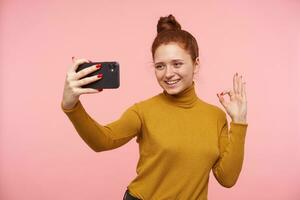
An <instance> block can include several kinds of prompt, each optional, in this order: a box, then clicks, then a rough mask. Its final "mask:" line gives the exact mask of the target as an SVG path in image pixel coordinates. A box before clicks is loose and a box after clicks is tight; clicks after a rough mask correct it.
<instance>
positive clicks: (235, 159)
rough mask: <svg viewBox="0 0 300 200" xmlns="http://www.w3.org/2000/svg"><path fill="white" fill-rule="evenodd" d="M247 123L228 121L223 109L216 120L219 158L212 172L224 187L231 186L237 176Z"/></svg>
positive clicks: (240, 167)
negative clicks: (219, 117)
mask: <svg viewBox="0 0 300 200" xmlns="http://www.w3.org/2000/svg"><path fill="white" fill-rule="evenodd" d="M247 127H248V124H240V123H234V122H231V123H230V130H229V132H228V122H227V119H226V114H225V112H224V111H223V112H222V116H221V119H219V120H218V131H219V152H220V156H219V159H218V160H217V161H216V163H215V165H214V166H213V169H212V171H213V174H214V176H215V178H216V179H217V181H218V182H219V183H220V184H221V185H222V186H224V187H227V188H229V187H232V186H233V185H234V184H235V183H236V182H237V179H238V177H239V174H240V172H241V169H242V165H243V160H244V144H245V136H246V131H247Z"/></svg>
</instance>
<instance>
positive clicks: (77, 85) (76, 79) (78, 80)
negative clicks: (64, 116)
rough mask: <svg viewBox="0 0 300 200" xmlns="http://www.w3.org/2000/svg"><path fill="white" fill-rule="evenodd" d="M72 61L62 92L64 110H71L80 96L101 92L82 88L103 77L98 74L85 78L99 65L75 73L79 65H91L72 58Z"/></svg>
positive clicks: (85, 60) (83, 60)
mask: <svg viewBox="0 0 300 200" xmlns="http://www.w3.org/2000/svg"><path fill="white" fill-rule="evenodd" d="M72 61H73V64H72V66H71V67H70V68H69V69H68V72H67V75H66V79H65V86H64V91H63V99H62V107H63V108H65V109H72V108H73V107H74V106H75V105H76V103H77V102H78V100H79V97H80V95H82V94H92V93H99V92H101V91H102V89H93V88H82V86H84V85H87V84H89V83H92V82H95V81H97V80H99V79H102V77H103V75H102V76H101V75H99V74H97V75H93V76H89V77H86V76H87V75H88V74H90V73H92V72H95V71H97V70H98V69H99V67H100V65H97V64H94V65H91V66H89V67H87V68H85V69H82V70H80V71H78V72H76V70H77V68H78V67H79V65H81V64H84V63H91V61H89V60H87V59H76V58H74V57H73V58H72ZM84 77H85V78H84Z"/></svg>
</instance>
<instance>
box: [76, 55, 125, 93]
mask: <svg viewBox="0 0 300 200" xmlns="http://www.w3.org/2000/svg"><path fill="white" fill-rule="evenodd" d="M96 64H101V68H100V69H98V70H96V71H94V72H92V73H90V74H88V75H86V76H85V77H90V76H94V75H97V74H99V73H102V74H103V76H102V78H101V79H99V80H97V81H94V82H92V83H89V84H86V85H83V86H82V88H93V89H114V88H119V87H120V65H119V63H118V62H116V61H108V62H91V63H83V64H81V65H79V66H78V68H77V69H76V72H78V71H80V70H82V69H84V68H87V67H90V66H92V65H96ZM85 77H82V78H81V79H83V78H85Z"/></svg>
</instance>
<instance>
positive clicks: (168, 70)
mask: <svg viewBox="0 0 300 200" xmlns="http://www.w3.org/2000/svg"><path fill="white" fill-rule="evenodd" d="M172 76H174V71H173V69H172V67H171V66H167V67H166V73H165V77H166V78H168V79H169V78H170V77H172Z"/></svg>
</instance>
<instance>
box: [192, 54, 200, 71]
mask: <svg viewBox="0 0 300 200" xmlns="http://www.w3.org/2000/svg"><path fill="white" fill-rule="evenodd" d="M199 68H200V60H199V57H197V58H196V60H195V63H194V72H193V74H197V73H198V71H199Z"/></svg>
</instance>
